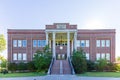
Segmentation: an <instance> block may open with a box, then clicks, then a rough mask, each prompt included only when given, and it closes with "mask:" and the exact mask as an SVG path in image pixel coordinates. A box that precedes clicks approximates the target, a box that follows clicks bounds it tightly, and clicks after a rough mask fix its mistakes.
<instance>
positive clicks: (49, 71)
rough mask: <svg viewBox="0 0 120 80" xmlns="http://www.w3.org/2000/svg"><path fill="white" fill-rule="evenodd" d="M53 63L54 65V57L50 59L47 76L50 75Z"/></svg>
mask: <svg viewBox="0 0 120 80" xmlns="http://www.w3.org/2000/svg"><path fill="white" fill-rule="evenodd" d="M53 63H54V57H53V58H52V61H51V63H50V66H49V69H48V72H47V74H51V70H52V66H53Z"/></svg>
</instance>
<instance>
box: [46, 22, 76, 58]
mask: <svg viewBox="0 0 120 80" xmlns="http://www.w3.org/2000/svg"><path fill="white" fill-rule="evenodd" d="M75 26H76V25H73V26H72V27H71V25H68V24H64V23H61V24H60V23H59V24H57V23H56V24H54V26H53V25H52V26H50V25H46V44H49V46H50V48H51V50H52V53H53V57H54V58H55V59H58V58H59V57H60V56H61V57H62V58H64V57H65V56H66V57H67V58H69V57H70V55H71V53H72V52H73V49H75V50H76V40H77V29H76V27H75ZM56 56H57V58H56ZM60 59H61V58H60ZM64 59H65V58H64Z"/></svg>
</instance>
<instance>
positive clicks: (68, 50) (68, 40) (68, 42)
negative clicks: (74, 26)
mask: <svg viewBox="0 0 120 80" xmlns="http://www.w3.org/2000/svg"><path fill="white" fill-rule="evenodd" d="M69 57H70V33H69V32H67V58H69Z"/></svg>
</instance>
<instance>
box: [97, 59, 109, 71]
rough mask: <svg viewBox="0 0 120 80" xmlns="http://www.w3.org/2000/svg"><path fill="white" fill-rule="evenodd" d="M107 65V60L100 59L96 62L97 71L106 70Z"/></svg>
mask: <svg viewBox="0 0 120 80" xmlns="http://www.w3.org/2000/svg"><path fill="white" fill-rule="evenodd" d="M106 66H107V60H105V59H100V60H98V61H97V63H96V70H97V71H104V69H105V67H106Z"/></svg>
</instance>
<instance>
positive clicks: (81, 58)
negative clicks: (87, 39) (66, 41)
mask: <svg viewBox="0 0 120 80" xmlns="http://www.w3.org/2000/svg"><path fill="white" fill-rule="evenodd" d="M72 63H73V66H74V69H75V72H76V73H78V74H79V73H84V72H86V71H87V63H86V57H85V52H84V51H83V49H80V50H79V51H74V52H73V56H72Z"/></svg>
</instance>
